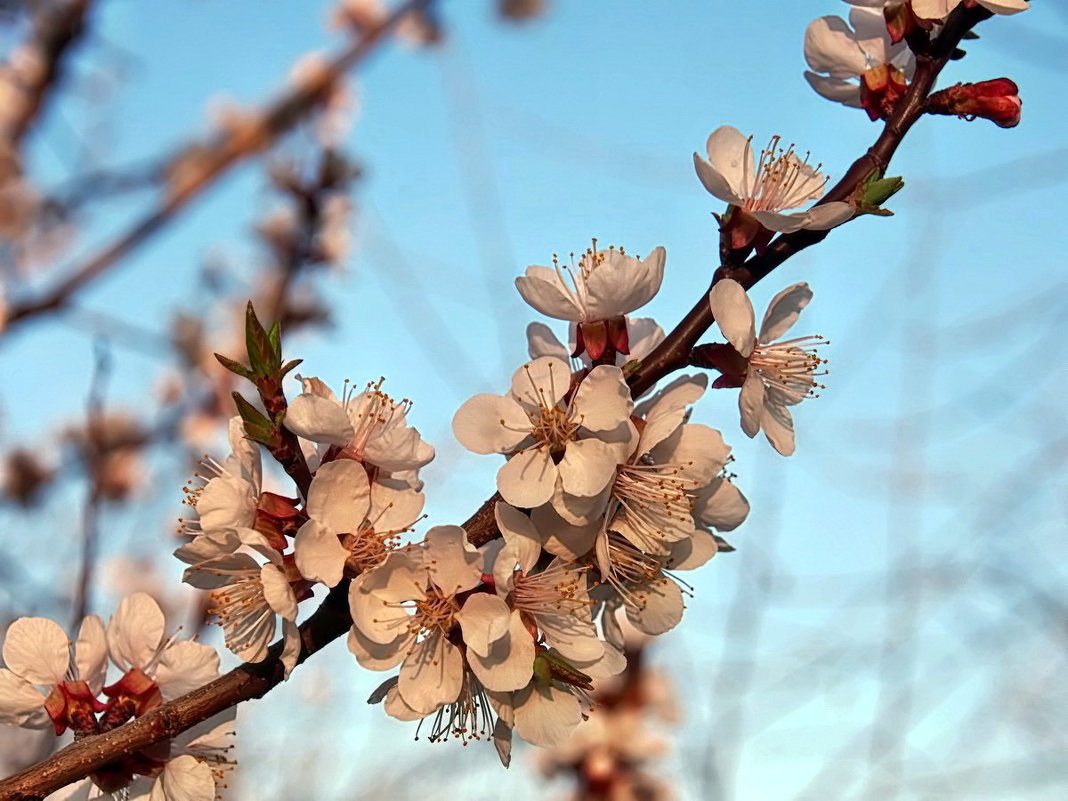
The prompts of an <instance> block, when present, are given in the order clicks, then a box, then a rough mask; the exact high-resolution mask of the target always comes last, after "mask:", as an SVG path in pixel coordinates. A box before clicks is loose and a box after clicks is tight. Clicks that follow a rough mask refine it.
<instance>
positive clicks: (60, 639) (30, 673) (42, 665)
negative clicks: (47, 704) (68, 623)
mask: <svg viewBox="0 0 1068 801" xmlns="http://www.w3.org/2000/svg"><path fill="white" fill-rule="evenodd" d="M3 654H4V664H5V665H7V667H8V668H9V669H10V670H11V672H12V673H14V674H15V675H16V676H21V677H22V678H24V679H26V681H28V682H30V683H31V684H39V685H41V686H45V687H55V686H56V685H57V684H59V683H60V682H61V681H63V680H64V679H65V678H66V673H67V666H68V665H69V664H70V646H69V642H68V640H67V635H66V633H65V632H64V631H63V629H61V628H60V627H59V624H58V623H56V622H55V621H54V620H49V619H48V618H46V617H20V618H19V619H18V620H16V621H15V622H13V623H12V624H11V625H10V626H8V629H7V635H6V637H5V639H4V651H3Z"/></svg>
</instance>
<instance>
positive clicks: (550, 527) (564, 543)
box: [530, 505, 601, 562]
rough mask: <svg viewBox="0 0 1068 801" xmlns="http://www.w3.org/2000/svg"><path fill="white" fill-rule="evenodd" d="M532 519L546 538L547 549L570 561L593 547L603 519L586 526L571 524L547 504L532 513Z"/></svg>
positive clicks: (579, 557) (573, 560)
mask: <svg viewBox="0 0 1068 801" xmlns="http://www.w3.org/2000/svg"><path fill="white" fill-rule="evenodd" d="M530 518H531V520H533V521H534V525H536V526H537V527H538V531H540V532H541V533H542V535H543V536H544V537H545V538H546V539H545V550H547V551H548V552H549V553H551V554H553V555H554V556H559V557H560V558H561V559H564V560H566V561H568V562H575V561H578V560H579V559H581V558H582V557H583V556H585V555H586V554H588V553H589V552H590V551H591V550H592V549H593V543H594V540H596V539H597V533H598V532H599V531H600V529H601V521H600V520H595V521H593V522H591V523H590V524H588V525H585V526H572V525H569V524H568V523H567V522H566V521H565V520H564V519H563V518H561V517H560V515H559V514H558V513H557V512H556V510H555V509H553V508H552V506H549V505H545V506H541V507H539V508H537V509H534V510H533V511H532V512H531V513H530Z"/></svg>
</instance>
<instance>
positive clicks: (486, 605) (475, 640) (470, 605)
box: [456, 592, 526, 690]
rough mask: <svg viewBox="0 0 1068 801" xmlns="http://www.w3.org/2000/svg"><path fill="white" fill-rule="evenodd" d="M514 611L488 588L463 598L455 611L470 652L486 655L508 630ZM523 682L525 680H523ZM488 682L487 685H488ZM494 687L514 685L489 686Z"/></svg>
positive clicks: (511, 688) (498, 688) (494, 688)
mask: <svg viewBox="0 0 1068 801" xmlns="http://www.w3.org/2000/svg"><path fill="white" fill-rule="evenodd" d="M510 620H511V611H510V610H509V609H508V604H506V603H505V602H504V601H503V600H502V599H501V598H498V597H497V596H496V595H493V594H491V593H488V592H476V593H475V594H474V595H471V596H470V597H469V598H468V599H467V600H466V601H464V605H463V608H461V609H460V611H459V612H457V613H456V622H457V623H459V624H460V630H461V631H462V632H463V635H464V644H465V645H466V646H467V647H468V650H469V651H470V652H471V653H474V654H478V655H479V656H486V655H487V654H489V652H490V647H491V646H492V645H493V643H495V642H497V640H499V639H501V638H502V637H504V636H506V635H507V634H508V626H509V623H510ZM523 683H524V684H525V683H526V682H523ZM487 686H488V685H487ZM490 689H491V690H514V689H516V688H515V687H490Z"/></svg>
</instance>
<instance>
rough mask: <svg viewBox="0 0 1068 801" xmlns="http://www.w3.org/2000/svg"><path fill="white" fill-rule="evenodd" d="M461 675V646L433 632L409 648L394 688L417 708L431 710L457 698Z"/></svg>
mask: <svg viewBox="0 0 1068 801" xmlns="http://www.w3.org/2000/svg"><path fill="white" fill-rule="evenodd" d="M463 675H464V663H463V657H462V656H461V655H460V649H459V648H457V647H456V646H455V645H453V644H452V643H451V642H449V641H448V640H447V639H445V637H444V636H443V635H442V634H441V633H440V632H435V633H433V634H431V635H430V636H429V637H428V638H427V639H425V640H423V641H422V642H420V643H417V644H416V645H415V646H413V647H412V649H411V650H410V651H409V652H408V656H407V657H405V659H404V662H403V664H401V669H400V673H399V674H398V678H399V682H398V683H397V689H398V690H399V691H400V694H401V697H402V698H403V699H404V702H405V703H406V704H408V706H410V707H411V708H412V709H413V710H415V711H416V712H433V711H434V710H435V709H437V708H438V707H439V706H441V705H442V704H451V703H452V702H453V701H455V700H456V698H457V696H458V695H459V694H460V690H461V688H462V686H463Z"/></svg>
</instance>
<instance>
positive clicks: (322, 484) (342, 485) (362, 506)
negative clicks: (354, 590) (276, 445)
mask: <svg viewBox="0 0 1068 801" xmlns="http://www.w3.org/2000/svg"><path fill="white" fill-rule="evenodd" d="M370 508H371V485H370V482H369V481H368V480H367V471H366V470H365V469H364V466H363V465H362V464H360V463H359V462H354V461H353V460H352V459H338V460H337V461H334V462H329V463H327V464H324V465H323V466H322V467H320V468H319V469H318V471H316V473H315V476H314V478H312V483H311V487H310V488H309V489H308V505H307V511H308V515H309V516H310V517H311V518H312V520H317V521H319V522H320V523H322V524H323V525H324V526H326V527H327V528H329V529H332V530H333V531H334V532H335V533H338V534H340V533H345V532H354V531H358V530H359V528H360V524H362V523H363V521H364V518H366V517H367V511H368V509H370ZM331 586H332V585H331Z"/></svg>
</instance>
